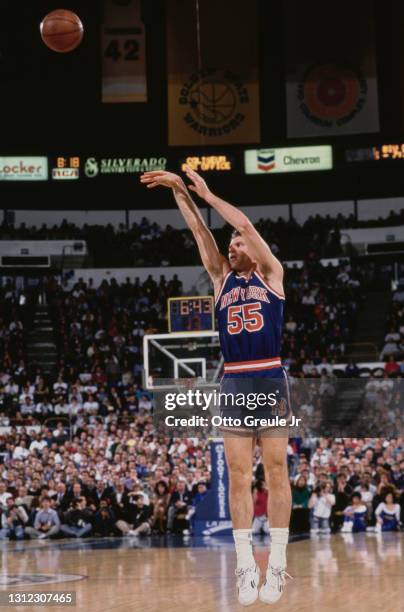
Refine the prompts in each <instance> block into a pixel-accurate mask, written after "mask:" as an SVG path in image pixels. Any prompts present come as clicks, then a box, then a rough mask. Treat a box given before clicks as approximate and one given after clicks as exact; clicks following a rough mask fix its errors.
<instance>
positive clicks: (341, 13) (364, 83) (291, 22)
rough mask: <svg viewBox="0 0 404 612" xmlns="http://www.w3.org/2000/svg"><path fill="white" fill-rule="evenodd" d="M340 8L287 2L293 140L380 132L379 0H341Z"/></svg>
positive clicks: (289, 109)
mask: <svg viewBox="0 0 404 612" xmlns="http://www.w3.org/2000/svg"><path fill="white" fill-rule="evenodd" d="M334 9H335V10H334ZM334 9H333V10H332V15H330V13H329V12H327V11H326V10H325V9H324V3H323V2H319V1H318V0H315V1H313V2H300V1H298V0H289V2H288V3H287V4H285V19H286V21H285V28H286V35H285V44H286V48H287V82H286V98H287V126H288V127H287V133H288V136H289V137H290V138H296V137H312V136H330V135H342V134H364V133H369V132H378V131H379V108H378V93H377V71H376V57H375V44H374V2H373V0H355V2H352V0H341V2H339V3H338V4H337V5H335V6H334Z"/></svg>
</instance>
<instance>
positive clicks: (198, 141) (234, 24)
mask: <svg viewBox="0 0 404 612" xmlns="http://www.w3.org/2000/svg"><path fill="white" fill-rule="evenodd" d="M256 8H257V7H256V0H251V2H249V4H248V8H247V6H246V3H245V1H244V0H222V2H217V1H216V0H203V1H202V2H199V3H194V2H190V1H189V0H168V2H167V55H168V141H169V145H217V144H237V143H251V142H258V141H259V140H260V127H259V124H260V119H259V82H258V50H257V40H258V36H257V10H256ZM184 23H185V24H187V25H186V27H184Z"/></svg>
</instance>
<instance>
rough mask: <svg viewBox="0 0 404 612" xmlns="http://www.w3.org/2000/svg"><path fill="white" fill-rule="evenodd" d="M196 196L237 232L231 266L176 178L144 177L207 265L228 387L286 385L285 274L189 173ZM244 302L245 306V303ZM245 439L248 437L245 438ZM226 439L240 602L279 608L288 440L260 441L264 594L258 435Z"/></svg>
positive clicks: (239, 217) (236, 213)
mask: <svg viewBox="0 0 404 612" xmlns="http://www.w3.org/2000/svg"><path fill="white" fill-rule="evenodd" d="M186 175H187V177H188V178H189V179H190V181H191V184H190V185H189V189H190V190H191V191H193V192H194V193H196V194H197V195H198V196H199V197H200V198H202V199H203V200H205V202H207V204H209V205H210V206H212V208H214V209H215V210H216V211H217V212H218V213H219V215H221V217H223V219H224V220H225V221H227V223H229V224H230V225H231V226H232V227H233V228H234V232H233V235H232V238H231V242H230V245H229V253H228V258H226V257H224V256H223V255H222V254H221V253H220V252H219V250H218V247H217V244H216V242H215V240H214V238H213V236H212V234H211V232H210V230H209V229H208V227H207V226H206V224H205V221H204V220H203V217H202V215H201V214H200V212H199V209H198V207H197V206H196V204H195V203H194V201H193V200H192V197H191V195H190V193H189V191H188V188H187V187H186V185H185V183H184V182H183V180H182V179H181V178H180V177H179V176H177V175H176V174H172V173H170V172H163V171H156V172H147V173H145V174H143V175H142V177H141V179H140V180H141V182H142V183H144V184H146V185H147V187H148V188H150V189H152V188H155V187H158V186H164V187H169V188H171V189H172V191H173V195H174V198H175V200H176V202H177V205H178V207H179V209H180V211H181V213H182V215H183V216H184V219H185V221H186V223H187V225H188V227H189V228H190V230H191V231H192V233H193V235H194V238H195V240H196V243H197V245H198V248H199V252H200V255H201V258H202V262H203V264H204V266H205V268H206V270H207V272H208V273H209V275H210V277H211V279H212V282H213V286H214V292H215V298H216V309H217V318H218V325H219V335H220V343H221V349H222V353H223V356H224V359H225V364H224V378H223V381H222V385H223V383H225V384H226V383H227V382H229V384H232V382H234V381H235V380H238V379H242V384H244V383H247V384H250V383H251V382H254V381H251V379H254V378H255V379H257V380H258V379H259V380H258V382H262V381H263V380H265V379H271V378H272V379H275V378H277V379H278V380H283V381H284V380H285V378H284V371H283V369H282V367H281V361H280V358H279V354H280V342H281V329H282V320H283V303H284V299H285V298H284V292H283V269H282V266H281V264H280V262H279V261H278V259H277V258H276V257H275V256H274V254H273V253H272V252H271V250H270V248H269V246H268V245H267V244H266V243H265V242H264V240H263V239H262V238H261V236H260V235H259V233H258V232H257V231H256V229H255V228H254V226H253V224H252V223H251V222H250V221H249V219H248V218H247V217H246V215H245V214H244V213H243V212H241V211H240V210H238V209H237V208H236V207H234V206H232V205H231V204H229V203H227V202H225V201H224V200H221V199H220V198H218V197H217V196H215V195H214V194H213V193H212V192H211V191H210V190H209V188H208V186H207V184H206V182H205V181H204V180H203V179H202V178H201V177H200V176H199V175H198V174H197V173H196V172H194V171H193V170H191V169H190V168H189V167H188V168H187V169H186ZM243 298H244V299H243ZM240 433H241V432H240ZM243 433H244V434H245V435H240V436H236V437H235V436H233V437H225V438H224V444H225V452H226V461H227V465H228V471H229V481H230V491H229V496H230V512H231V517H232V522H233V535H234V541H235V546H236V554H237V569H236V576H237V587H238V598H239V602H240V603H241V604H243V605H250V604H252V603H253V602H254V601H256V599H257V597H258V596H259V598H260V600H261V601H263V602H266V603H275V602H276V601H278V600H279V599H280V597H281V596H282V593H283V589H284V585H285V579H286V576H288V574H287V573H286V546H287V543H288V535H289V529H288V527H289V520H290V512H291V491H290V484H289V479H288V470H287V460H286V450H287V443H288V438H287V434H284V435H283V436H282V437H279V436H277V437H265V436H262V437H261V438H260V444H261V454H262V462H263V465H264V469H265V474H266V479H267V486H268V494H269V495H268V516H269V524H270V532H271V551H270V556H269V561H268V568H267V572H266V579H265V581H264V583H263V584H262V586H261V588H260V589H259V592H258V583H259V569H258V567H257V565H256V562H255V559H254V555H253V549H252V529H251V528H252V520H253V501H252V494H251V481H252V467H253V465H252V462H253V449H254V448H255V444H256V438H257V436H258V435H259V431H258V430H250V431H245V430H244V432H243Z"/></svg>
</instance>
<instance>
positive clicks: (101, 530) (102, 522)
mask: <svg viewBox="0 0 404 612" xmlns="http://www.w3.org/2000/svg"><path fill="white" fill-rule="evenodd" d="M120 533H121V532H120V531H119V530H118V529H117V527H116V517H115V514H114V511H113V510H112V508H111V507H110V506H109V505H108V503H107V501H106V500H104V499H101V501H100V506H99V508H98V510H97V511H96V513H95V515H94V535H97V536H101V537H108V536H115V535H120Z"/></svg>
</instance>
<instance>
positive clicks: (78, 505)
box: [60, 497, 93, 538]
mask: <svg viewBox="0 0 404 612" xmlns="http://www.w3.org/2000/svg"><path fill="white" fill-rule="evenodd" d="M92 523H93V513H92V511H91V510H90V508H87V502H86V498H85V497H80V498H79V499H78V500H77V499H74V500H73V501H72V503H71V504H70V507H69V509H68V510H67V512H65V513H64V514H63V516H62V524H61V526H60V530H61V532H62V533H63V534H64V535H66V536H68V537H74V538H82V537H84V536H86V535H88V534H89V533H90V532H91V530H92Z"/></svg>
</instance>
